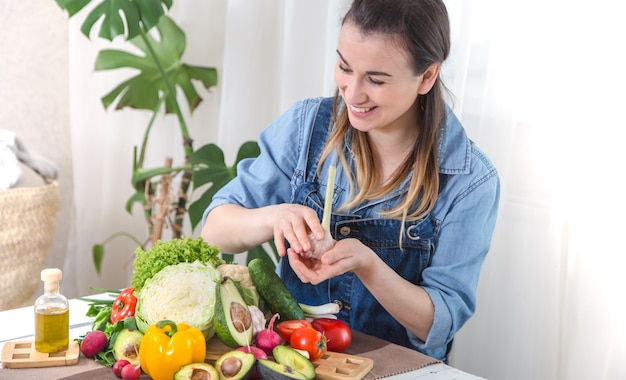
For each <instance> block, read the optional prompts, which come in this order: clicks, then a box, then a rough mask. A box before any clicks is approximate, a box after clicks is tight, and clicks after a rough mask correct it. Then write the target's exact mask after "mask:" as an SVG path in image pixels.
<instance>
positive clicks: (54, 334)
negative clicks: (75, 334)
mask: <svg viewBox="0 0 626 380" xmlns="http://www.w3.org/2000/svg"><path fill="white" fill-rule="evenodd" d="M61 277H62V273H61V270H60V269H56V268H52V269H44V270H43V271H41V280H42V281H43V283H44V294H42V295H41V296H39V298H37V300H36V301H35V306H34V310H35V349H36V350H37V351H39V352H43V353H53V352H59V351H63V350H66V349H67V347H68V345H69V331H70V330H69V326H70V323H69V322H70V312H69V302H68V301H67V298H65V296H64V295H62V294H61V293H59V282H60V281H61Z"/></svg>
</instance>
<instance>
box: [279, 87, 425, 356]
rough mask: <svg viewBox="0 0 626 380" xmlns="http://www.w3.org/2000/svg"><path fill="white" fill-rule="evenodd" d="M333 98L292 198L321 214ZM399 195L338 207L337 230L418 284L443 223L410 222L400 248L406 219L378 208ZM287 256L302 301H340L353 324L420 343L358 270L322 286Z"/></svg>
mask: <svg viewBox="0 0 626 380" xmlns="http://www.w3.org/2000/svg"><path fill="white" fill-rule="evenodd" d="M331 103H332V99H325V100H324V101H323V103H322V104H321V106H320V108H319V110H318V114H317V117H316V120H315V126H314V128H313V132H312V136H311V138H310V145H309V154H308V163H307V167H306V173H300V175H298V176H296V179H295V181H296V183H295V191H294V193H293V199H292V203H298V204H303V205H306V206H309V207H311V208H313V209H314V210H316V211H317V213H318V215H319V217H320V220H321V217H322V212H323V204H324V199H323V196H324V193H323V192H321V191H320V190H319V189H320V185H319V182H318V177H317V173H316V170H317V166H318V160H319V157H320V153H321V151H322V149H323V147H324V143H325V142H326V139H327V136H328V133H329V130H330V127H329V124H330V121H331V114H332V104H331ZM340 191H347V189H338V188H335V192H340ZM335 195H336V194H335ZM397 200H398V197H394V198H393V199H387V200H386V201H384V204H383V203H381V201H371V202H367V203H366V204H364V205H362V206H360V207H358V208H356V209H355V210H353V212H352V213H350V214H349V215H346V214H337V213H333V215H332V217H331V233H332V235H333V238H334V239H336V240H341V239H346V238H356V239H358V240H360V241H361V242H363V244H365V245H366V246H368V247H369V248H371V249H372V250H374V251H375V252H376V253H377V254H378V256H380V257H381V258H382V259H383V260H384V261H385V263H387V265H389V266H390V267H391V268H392V269H393V270H395V271H396V272H397V273H398V274H400V275H401V276H402V277H403V278H405V279H407V280H408V281H410V282H412V283H413V284H419V282H420V279H421V273H422V271H423V270H424V268H426V267H427V266H428V264H429V261H430V258H431V254H432V252H433V250H434V246H433V242H434V241H435V235H436V233H437V228H436V227H437V226H436V223H435V221H434V219H432V218H430V217H428V218H425V219H423V220H419V221H414V222H407V223H405V226H404V231H405V232H404V235H403V237H402V247H403V249H400V245H399V234H400V229H401V228H400V227H401V221H399V220H393V219H384V218H382V217H379V216H377V214H376V211H375V210H376V209H380V207H381V206H383V207H386V206H391V205H392V204H393V202H394V201H397ZM333 207H334V208H335V207H337V205H334V206H333ZM287 261H288V259H287V257H285V258H283V262H282V263H281V265H280V276H281V278H282V279H283V281H284V282H285V283H286V284H287V286H288V288H289V289H290V290H291V292H292V293H293V294H294V296H295V298H296V299H297V300H298V302H301V303H306V304H310V305H318V304H323V303H327V302H335V301H338V302H340V304H341V305H343V307H342V309H341V311H340V313H339V315H338V317H339V318H340V319H341V320H343V321H345V322H346V323H348V324H349V325H350V327H351V328H352V329H354V330H357V331H361V332H363V333H366V334H370V335H374V336H377V337H379V338H382V339H385V340H388V341H390V342H393V343H396V344H399V345H402V346H406V347H410V348H412V349H415V346H414V345H412V344H411V343H410V341H409V337H408V336H407V330H406V329H405V328H404V327H403V326H402V325H400V324H399V323H398V322H397V321H396V320H395V319H394V318H393V317H392V316H391V315H390V314H389V313H388V312H387V311H386V310H385V309H384V308H383V307H382V306H381V305H380V304H379V303H378V301H377V300H376V299H375V298H374V297H373V296H372V294H371V293H370V292H369V291H368V290H367V288H365V286H364V285H363V284H362V283H361V281H360V280H359V278H358V277H357V276H356V275H354V274H353V273H345V274H343V275H341V276H338V277H335V278H332V279H330V280H327V281H325V282H323V283H321V284H319V285H316V286H313V285H311V284H303V283H302V282H301V281H300V280H299V279H298V277H297V276H296V275H295V273H294V272H293V271H292V270H291V266H290V265H288V263H287ZM407 302H410V300H407Z"/></svg>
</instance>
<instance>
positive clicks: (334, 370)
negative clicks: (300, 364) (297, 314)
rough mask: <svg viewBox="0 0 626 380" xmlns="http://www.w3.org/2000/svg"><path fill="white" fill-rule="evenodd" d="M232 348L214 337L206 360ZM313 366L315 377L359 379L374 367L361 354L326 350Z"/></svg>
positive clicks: (209, 342)
mask: <svg viewBox="0 0 626 380" xmlns="http://www.w3.org/2000/svg"><path fill="white" fill-rule="evenodd" d="M232 350H234V348H231V347H228V346H227V345H225V344H224V343H222V341H221V340H219V339H217V338H215V337H214V338H212V339H210V340H209V341H208V342H207V351H206V361H207V362H209V363H211V364H214V363H215V361H216V360H217V359H218V358H219V357H220V356H222V355H223V354H224V353H226V352H228V351H232ZM313 366H315V378H316V379H320V380H360V379H362V378H363V377H365V375H367V373H368V372H369V371H370V370H371V369H372V368H373V367H374V361H373V360H372V359H370V358H365V357H362V356H356V355H348V354H342V353H339V352H331V351H328V352H326V354H324V356H323V357H322V358H320V359H319V360H318V361H316V362H314V363H313Z"/></svg>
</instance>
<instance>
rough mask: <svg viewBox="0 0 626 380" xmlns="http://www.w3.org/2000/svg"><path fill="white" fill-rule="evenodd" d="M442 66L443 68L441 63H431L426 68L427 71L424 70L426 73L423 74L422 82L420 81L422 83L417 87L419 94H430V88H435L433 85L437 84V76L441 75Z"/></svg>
mask: <svg viewBox="0 0 626 380" xmlns="http://www.w3.org/2000/svg"><path fill="white" fill-rule="evenodd" d="M440 68H441V65H440V64H438V63H431V64H430V66H428V68H427V69H426V71H424V73H423V74H422V83H420V85H419V86H418V87H417V93H418V94H419V95H425V94H428V91H430V89H431V88H433V85H434V84H435V81H436V80H437V77H438V76H439V69H440Z"/></svg>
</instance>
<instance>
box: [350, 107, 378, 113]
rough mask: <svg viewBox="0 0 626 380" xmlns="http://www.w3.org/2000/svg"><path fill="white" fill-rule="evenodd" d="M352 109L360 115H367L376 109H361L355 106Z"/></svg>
mask: <svg viewBox="0 0 626 380" xmlns="http://www.w3.org/2000/svg"><path fill="white" fill-rule="evenodd" d="M350 107H351V108H352V111H354V112H359V113H366V112H369V111H371V110H373V109H374V107H368V108H359V107H355V106H350Z"/></svg>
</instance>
